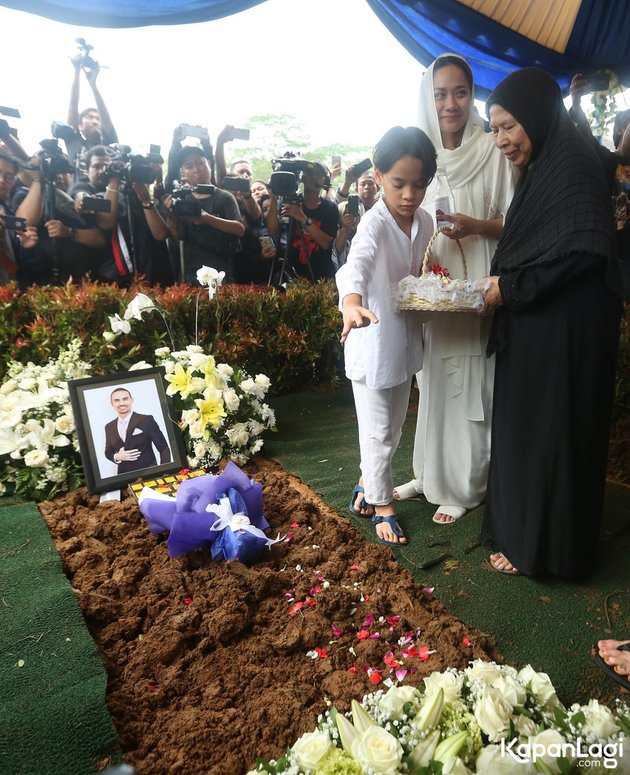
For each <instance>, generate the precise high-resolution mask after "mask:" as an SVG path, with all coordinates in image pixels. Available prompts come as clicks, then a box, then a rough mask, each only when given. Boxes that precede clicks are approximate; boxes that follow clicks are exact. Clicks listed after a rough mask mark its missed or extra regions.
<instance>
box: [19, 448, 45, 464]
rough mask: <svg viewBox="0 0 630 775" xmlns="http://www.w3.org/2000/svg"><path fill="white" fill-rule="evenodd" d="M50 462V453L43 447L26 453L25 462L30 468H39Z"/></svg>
mask: <svg viewBox="0 0 630 775" xmlns="http://www.w3.org/2000/svg"><path fill="white" fill-rule="evenodd" d="M46 463H48V455H47V453H46V452H44V451H43V450H41V449H32V450H31V451H30V452H27V453H26V455H24V464H25V465H27V466H29V467H30V468H38V467H40V466H45V465H46Z"/></svg>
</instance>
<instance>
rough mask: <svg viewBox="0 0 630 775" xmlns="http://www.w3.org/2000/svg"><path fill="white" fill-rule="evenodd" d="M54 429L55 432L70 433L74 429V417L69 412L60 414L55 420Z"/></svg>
mask: <svg viewBox="0 0 630 775" xmlns="http://www.w3.org/2000/svg"><path fill="white" fill-rule="evenodd" d="M55 430H56V431H57V433H72V431H73V430H74V419H73V417H72V415H71V414H62V415H60V416H59V417H57V419H56V420H55Z"/></svg>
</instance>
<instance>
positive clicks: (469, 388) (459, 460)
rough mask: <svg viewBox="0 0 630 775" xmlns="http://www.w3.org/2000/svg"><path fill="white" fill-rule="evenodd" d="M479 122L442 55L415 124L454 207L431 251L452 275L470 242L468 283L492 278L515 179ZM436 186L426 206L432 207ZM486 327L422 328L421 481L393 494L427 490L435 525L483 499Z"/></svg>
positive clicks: (468, 79)
mask: <svg viewBox="0 0 630 775" xmlns="http://www.w3.org/2000/svg"><path fill="white" fill-rule="evenodd" d="M481 124H482V122H481V120H480V119H479V117H478V116H477V115H476V113H475V111H474V102H473V77H472V71H471V69H470V67H469V65H468V63H467V62H466V60H465V59H462V57H459V56H457V55H455V54H444V55H442V56H440V57H438V58H437V59H436V60H435V61H434V62H433V63H432V65H431V66H430V67H429V68H428V70H427V71H426V73H425V75H424V77H423V79H422V84H421V87H420V106H419V118H418V125H419V126H420V128H421V129H422V130H423V131H424V132H425V133H426V134H427V135H428V136H429V137H430V139H431V140H432V142H433V144H434V145H435V147H436V150H437V152H438V170H440V169H441V170H443V171H444V172H445V173H446V177H447V179H448V183H449V186H450V189H451V192H452V197H453V200H454V201H453V203H452V206H454V211H453V214H452V215H450V216H447V215H444V217H443V218H442V217H441V220H448V221H449V222H450V223H451V224H452V228H451V229H450V230H449V234H448V237H447V236H444V235H442V236H439V237H438V238H437V239H436V241H435V243H434V245H433V255H434V256H435V261H437V262H438V263H439V264H441V265H442V266H445V267H446V268H447V269H448V270H449V272H450V274H451V276H452V277H462V274H463V268H462V261H461V255H460V252H459V249H458V246H457V244H456V243H455V241H454V239H453V238H455V237H456V238H458V239H460V240H463V241H462V247H463V249H464V252H465V255H466V261H467V267H468V278H469V279H470V280H478V279H480V278H482V277H486V276H487V275H488V272H489V270H490V262H491V259H492V255H493V253H494V249H495V247H496V243H497V241H498V238H499V236H500V235H501V230H502V228H503V216H504V215H505V213H506V212H507V208H508V205H509V203H510V200H511V198H512V194H513V191H514V183H515V179H514V172H513V168H512V167H511V165H510V164H509V162H507V159H505V157H504V156H503V155H502V154H501V153H500V152H499V151H498V149H497V148H496V147H495V145H494V142H493V139H492V136H491V135H489V134H487V133H485V132H484V131H483V128H482V126H481ZM436 184H437V180H436V179H434V181H433V183H432V185H431V186H429V188H428V189H427V194H426V197H425V200H424V203H423V207H426V208H427V209H429V211H431V212H432V211H433V210H434V209H435V205H434V199H435V196H436ZM489 330H490V320H489V319H487V318H482V317H477V316H475V315H469V314H461V315H460V314H454V315H451V314H446V313H445V314H442V315H433V316H432V319H431V321H430V322H429V323H427V324H425V325H424V348H425V349H424V353H425V354H424V366H423V369H422V372H420V373H419V374H418V383H419V386H420V399H419V405H418V420H417V425H416V438H415V444H414V451H413V472H414V478H413V479H412V480H411V481H410V482H407V483H406V484H403V485H399V486H397V487H396V488H395V490H394V497H395V498H398V499H400V500H406V499H408V498H413V497H415V496H417V495H419V494H420V493H423V494H424V496H425V497H426V499H427V500H428V501H429V502H430V503H434V504H435V505H436V506H437V511H436V512H435V514H434V516H433V521H434V522H437V523H438V524H448V523H452V522H455V521H456V520H458V519H459V518H460V517H461V516H463V515H464V514H465V513H466V512H467V511H469V510H470V509H473V508H475V507H476V506H478V505H479V504H480V503H481V502H482V501H483V500H484V497H485V492H486V481H487V476H488V462H489V460H490V421H491V415H492V384H493V378H494V358H486V342H487V339H488V334H489Z"/></svg>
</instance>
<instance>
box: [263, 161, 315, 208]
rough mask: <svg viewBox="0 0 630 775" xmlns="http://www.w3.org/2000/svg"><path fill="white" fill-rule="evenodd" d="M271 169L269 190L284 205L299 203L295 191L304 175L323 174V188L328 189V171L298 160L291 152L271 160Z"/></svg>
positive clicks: (311, 163) (312, 162) (313, 162)
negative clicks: (281, 200) (280, 198)
mask: <svg viewBox="0 0 630 775" xmlns="http://www.w3.org/2000/svg"><path fill="white" fill-rule="evenodd" d="M271 167H272V169H273V172H272V173H271V176H270V178H269V184H268V185H269V188H270V189H271V192H272V193H273V194H275V195H276V196H277V197H282V199H283V201H284V202H285V203H286V204H294V203H298V202H300V201H301V196H300V195H299V194H298V193H297V190H298V184H299V182H300V180H301V179H302V175H303V174H304V173H307V174H308V173H323V174H324V178H325V180H324V185H323V188H330V179H329V177H328V171H327V169H326V168H325V167H324V166H323V165H322V164H320V163H319V162H316V161H307V160H306V159H299V158H297V157H296V156H295V154H294V153H292V152H291V151H287V152H286V153H285V154H284V156H281V157H280V158H278V159H272V160H271Z"/></svg>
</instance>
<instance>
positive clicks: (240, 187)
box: [221, 175, 249, 194]
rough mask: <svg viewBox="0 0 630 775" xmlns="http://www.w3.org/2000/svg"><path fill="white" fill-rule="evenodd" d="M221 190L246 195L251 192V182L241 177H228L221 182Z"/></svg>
mask: <svg viewBox="0 0 630 775" xmlns="http://www.w3.org/2000/svg"><path fill="white" fill-rule="evenodd" d="M221 188H222V189H223V190H224V191H240V192H241V193H242V194H246V193H247V192H248V191H249V180H247V178H242V177H241V176H240V175H226V176H225V177H224V178H223V180H222V181H221Z"/></svg>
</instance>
